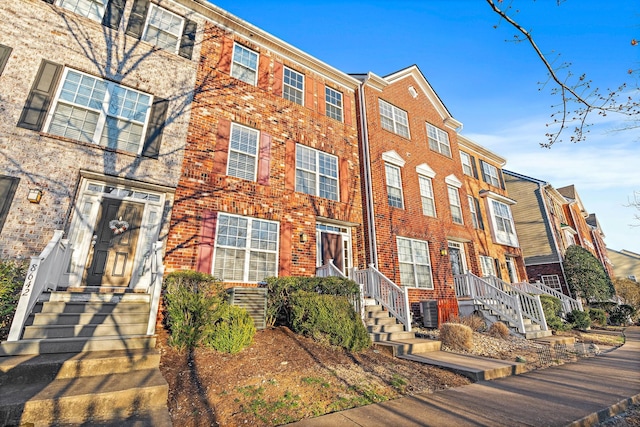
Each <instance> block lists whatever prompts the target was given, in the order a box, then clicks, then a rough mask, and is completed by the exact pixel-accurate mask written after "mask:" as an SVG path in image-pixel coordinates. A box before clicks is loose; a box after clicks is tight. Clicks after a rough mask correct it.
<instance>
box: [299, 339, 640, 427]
mask: <svg viewBox="0 0 640 427" xmlns="http://www.w3.org/2000/svg"><path fill="white" fill-rule="evenodd" d="M625 335H626V343H625V344H624V345H623V346H622V347H620V348H618V349H616V350H613V351H611V352H608V353H605V354H603V355H600V356H597V357H591V358H587V359H583V360H580V361H579V362H577V363H568V364H564V365H561V366H557V367H552V368H547V369H542V370H538V371H532V372H528V373H526V374H522V375H516V376H511V377H507V378H502V379H498V380H493V381H481V382H478V383H475V384H471V385H468V386H464V387H457V388H453V389H450V390H446V391H442V392H437V393H432V394H420V395H415V396H410V397H403V398H400V399H396V400H392V401H389V402H384V403H380V404H374V405H368V406H363V407H360V408H354V409H349V410H347V411H342V412H336V413H333V414H329V415H325V416H322V417H318V418H313V419H308V420H302V421H299V422H297V423H294V424H291V426H296V427H324V426H327V427H329V426H331V427H334V426H345V427H356V426H366V427H376V426H380V427H382V426H394V427H400V426H456V427H459V426H491V427H498V426H505V427H507V426H508V427H514V426H567V425H572V426H591V425H594V424H596V423H597V422H598V419H599V416H600V420H604V419H606V418H608V417H609V413H610V412H613V414H615V413H618V412H621V411H622V410H624V407H626V405H627V404H629V403H631V402H634V403H640V327H630V328H627V330H626V331H625Z"/></svg>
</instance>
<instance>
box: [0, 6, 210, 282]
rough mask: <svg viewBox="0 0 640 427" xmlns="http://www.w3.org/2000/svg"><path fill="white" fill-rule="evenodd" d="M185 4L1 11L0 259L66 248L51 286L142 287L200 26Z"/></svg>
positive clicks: (179, 146) (185, 118) (173, 165)
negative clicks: (65, 244)
mask: <svg viewBox="0 0 640 427" xmlns="http://www.w3.org/2000/svg"><path fill="white" fill-rule="evenodd" d="M194 7H196V8H197V5H196V4H195V3H193V2H189V1H180V0H178V1H171V2H161V3H160V4H157V3H153V2H149V1H147V0H129V1H115V0H114V1H109V2H101V1H84V0H12V1H4V2H2V3H1V4H0V114H1V115H2V120H0V257H2V258H14V257H27V256H30V255H36V254H38V253H39V252H40V251H41V250H42V249H43V248H44V247H45V245H46V243H47V242H48V241H49V240H50V239H51V238H52V235H53V234H54V230H56V229H59V230H63V231H64V232H65V236H66V237H68V239H69V243H70V244H71V246H70V247H71V248H72V249H73V252H72V256H71V261H70V265H69V267H68V268H67V269H65V271H64V272H63V274H62V277H60V278H57V279H56V281H57V282H58V285H60V286H67V285H69V286H79V285H106V286H122V287H130V288H137V287H142V288H145V289H146V286H147V285H148V283H149V277H148V275H149V268H148V261H149V256H150V251H151V248H152V245H153V244H154V242H156V241H157V240H158V239H159V238H162V236H165V235H166V233H167V230H168V225H169V223H168V219H169V215H170V207H171V204H172V202H173V197H174V190H175V187H176V186H177V184H178V178H179V176H180V165H181V163H182V154H183V149H184V145H185V141H186V139H187V129H188V123H189V114H188V111H189V110H188V108H187V107H188V105H189V103H190V101H191V98H192V92H193V88H194V85H195V81H196V71H197V66H198V60H199V58H200V54H199V51H200V47H199V45H200V39H201V35H202V31H201V30H202V28H203V27H204V20H203V18H202V16H201V15H199V14H197V13H195V11H194Z"/></svg>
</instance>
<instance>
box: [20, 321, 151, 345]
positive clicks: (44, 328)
mask: <svg viewBox="0 0 640 427" xmlns="http://www.w3.org/2000/svg"><path fill="white" fill-rule="evenodd" d="M146 332H147V321H146V320H145V321H144V323H123V324H118V323H111V324H93V323H92V324H86V325H36V326H25V328H24V332H23V334H22V339H23V340H28V339H43V338H72V337H109V336H126V335H142V334H144V333H146Z"/></svg>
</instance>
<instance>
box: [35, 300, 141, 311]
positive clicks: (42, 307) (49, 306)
mask: <svg viewBox="0 0 640 427" xmlns="http://www.w3.org/2000/svg"><path fill="white" fill-rule="evenodd" d="M33 313H67V314H69V313H87V314H111V313H149V304H148V303H146V302H135V301H134V302H127V301H122V302H118V303H113V302H84V301H47V302H43V303H37V304H36V305H35V307H34V308H33Z"/></svg>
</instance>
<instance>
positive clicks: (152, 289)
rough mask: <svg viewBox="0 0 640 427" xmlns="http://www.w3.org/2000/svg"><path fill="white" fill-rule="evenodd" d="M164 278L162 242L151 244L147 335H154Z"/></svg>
mask: <svg viewBox="0 0 640 427" xmlns="http://www.w3.org/2000/svg"><path fill="white" fill-rule="evenodd" d="M163 277H164V264H163V263H162V242H161V241H158V242H155V243H154V244H153V251H152V253H151V283H150V284H149V289H148V292H149V295H150V296H151V301H150V303H149V323H148V324H147V335H154V334H155V333H156V320H157V318H158V307H159V305H160V294H161V292H162V278H163Z"/></svg>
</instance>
